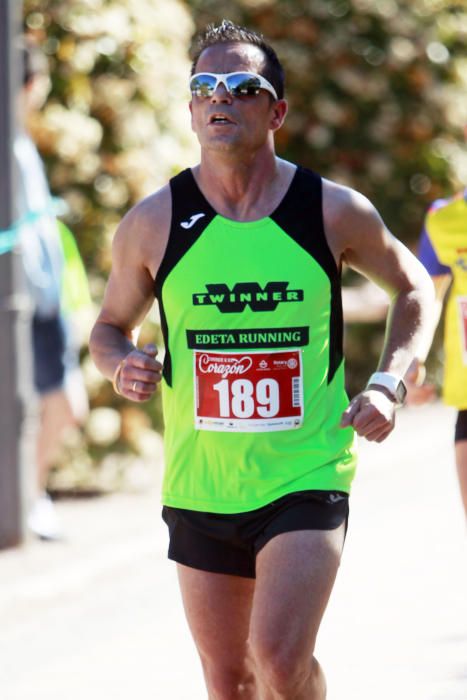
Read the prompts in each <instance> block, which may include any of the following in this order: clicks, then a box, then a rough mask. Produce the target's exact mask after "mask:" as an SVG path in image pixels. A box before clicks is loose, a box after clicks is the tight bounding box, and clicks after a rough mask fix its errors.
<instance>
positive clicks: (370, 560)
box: [0, 404, 467, 700]
mask: <svg viewBox="0 0 467 700" xmlns="http://www.w3.org/2000/svg"><path fill="white" fill-rule="evenodd" d="M453 425H454V412H453V411H452V410H450V409H448V408H445V407H442V406H441V405H439V404H435V405H431V406H426V407H423V408H418V409H403V410H402V411H400V413H399V416H398V426H397V429H396V431H395V432H394V433H393V435H392V436H391V437H390V438H389V439H388V440H387V441H386V442H385V443H384V444H382V445H374V444H369V443H365V442H362V443H361V461H360V467H359V471H358V476H357V478H356V481H355V485H354V489H353V494H352V505H351V520H350V529H349V534H348V537H347V543H346V548H345V552H344V557H343V561H342V565H341V570H340V572H339V576H338V580H337V583H336V586H335V589H334V592H333V596H332V599H331V602H330V604H329V607H328V609H327V611H326V614H325V618H324V620H323V624H322V629H321V632H320V636H319V639H318V649H317V655H318V658H319V659H320V661H321V662H322V664H323V666H324V669H325V672H326V675H327V678H328V685H329V693H328V700H394V698H397V700H461V699H462V700H466V698H467V536H466V528H465V521H464V518H463V514H462V510H461V505H460V499H459V496H458V493H457V484H456V480H455V471H454V454H453V446H452V434H453ZM159 471H160V467H159ZM159 471H158V472H157V475H156V479H155V481H156V482H157V481H158V480H159V479H160V473H159ZM57 505H58V510H59V513H60V516H61V519H62V521H63V524H64V527H65V530H66V532H67V539H66V541H64V542H61V543H54V544H51V543H40V542H29V543H28V544H27V545H25V546H24V547H22V548H19V549H15V550H7V551H3V552H0V698H1V699H2V700H129V699H130V698H131V700H135V699H136V700H166V699H167V700H204V699H205V698H206V693H205V691H204V689H203V682H202V675H201V671H200V666H199V663H198V659H197V657H196V653H195V651H194V648H193V645H192V641H191V638H190V635H189V631H188V629H187V626H186V623H185V621H184V617H183V610H182V607H181V603H180V600H179V596H178V589H177V580H176V573H175V570H174V565H173V564H172V563H171V562H168V561H167V560H166V554H165V553H166V547H167V534H166V531H165V526H164V525H163V523H162V522H161V521H160V516H159V512H160V506H159V494H158V485H157V484H156V485H155V486H154V488H152V489H151V490H149V491H145V492H144V493H122V494H117V495H113V496H106V497H103V498H99V499H91V500H75V501H72V500H70V501H66V500H64V501H60V502H58V504H57ZM278 634H280V630H278Z"/></svg>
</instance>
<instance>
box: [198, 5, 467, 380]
mask: <svg viewBox="0 0 467 700" xmlns="http://www.w3.org/2000/svg"><path fill="white" fill-rule="evenodd" d="M188 3H189V5H190V7H191V8H192V10H193V16H194V19H195V23H196V26H197V29H198V30H199V29H202V28H203V27H204V26H205V25H206V24H208V23H210V22H214V23H218V22H219V21H220V20H221V19H222V18H224V17H225V18H228V19H231V20H232V21H234V22H237V23H240V24H243V25H246V26H248V27H252V28H254V29H256V30H259V31H260V32H262V33H263V34H264V35H265V36H266V38H267V39H269V40H270V41H271V43H273V45H274V47H275V48H276V50H277V52H278V54H279V57H280V58H281V60H282V62H283V64H284V67H285V70H286V95H287V99H288V101H289V107H290V111H289V115H288V117H287V119H286V122H285V125H284V126H283V127H282V129H281V130H280V132H278V134H277V148H278V153H279V154H280V155H281V156H282V157H284V158H286V159H289V160H292V161H296V162H300V163H301V164H302V165H305V166H307V167H310V168H313V169H314V170H317V171H318V172H320V173H321V174H322V175H323V176H325V177H329V178H331V179H333V180H336V181H337V182H340V183H342V184H345V185H349V186H351V187H354V188H355V189H357V190H359V191H361V192H363V193H364V194H365V195H366V196H367V197H369V199H370V200H371V201H372V202H373V203H374V204H375V205H376V207H377V208H378V210H379V211H380V212H381V214H382V216H383V219H384V220H385V222H386V224H387V225H388V226H389V228H390V229H391V230H392V231H393V232H394V233H395V234H396V235H397V236H398V237H399V238H401V239H402V240H403V241H404V242H405V243H406V244H408V245H409V247H414V245H415V244H416V241H417V238H418V235H419V232H420V228H421V226H422V222H423V217H424V213H425V210H426V208H427V206H428V204H429V203H430V202H431V201H432V200H433V199H435V198H436V197H439V196H441V195H445V194H447V193H450V192H453V191H455V190H456V188H458V187H459V186H460V185H461V184H463V185H466V184H467V154H466V152H465V145H464V139H463V135H462V127H463V125H464V124H465V123H467V91H466V88H467V58H466V53H465V45H466V37H467V5H466V3H465V0H460V1H458V2H452V1H449V0H412V2H410V3H408V2H405V0H236V1H235V2H232V1H231V0H188ZM345 279H346V282H347V283H353V282H354V281H355V275H353V273H347V274H346V278H345ZM383 336H384V333H383V328H382V324H371V325H370V326H364V325H356V326H351V327H349V328H348V329H347V338H346V345H347V348H346V355H347V358H348V362H347V368H348V386H349V390H350V392H351V393H354V392H355V391H357V390H360V388H361V386H362V383H363V382H365V381H366V377H367V376H368V372H369V370H370V369H371V368H372V367H373V366H374V363H375V361H376V358H377V355H378V354H379V350H380V348H381V340H382V338H383Z"/></svg>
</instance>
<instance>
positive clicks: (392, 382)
mask: <svg viewBox="0 0 467 700" xmlns="http://www.w3.org/2000/svg"><path fill="white" fill-rule="evenodd" d="M366 388H367V389H372V388H374V389H379V390H380V391H382V392H383V393H384V394H385V396H387V397H388V398H389V399H390V400H391V401H394V403H396V404H397V405H399V406H400V405H402V404H403V403H404V400H405V397H406V395H407V388H406V386H405V384H404V381H403V379H402V377H399V376H398V375H395V374H391V372H374V373H373V374H372V375H371V377H370V378H369V380H368V384H367V387H366Z"/></svg>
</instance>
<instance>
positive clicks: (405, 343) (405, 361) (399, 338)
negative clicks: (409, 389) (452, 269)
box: [378, 277, 435, 377]
mask: <svg viewBox="0 0 467 700" xmlns="http://www.w3.org/2000/svg"><path fill="white" fill-rule="evenodd" d="M434 301H435V299H434V290H433V285H432V284H431V282H430V280H429V278H428V277H427V280H426V281H425V282H424V283H423V284H421V285H420V286H417V288H415V289H412V290H410V291H407V292H399V294H397V296H396V297H394V299H393V301H392V303H391V305H390V309H389V314H388V320H387V325H386V337H385V342H384V347H383V351H382V353H381V357H380V361H379V364H378V370H379V371H382V372H391V374H395V375H398V376H400V377H402V376H404V375H405V373H406V371H407V369H408V368H409V365H410V363H411V362H412V360H413V359H414V357H416V356H418V353H419V352H420V349H421V346H422V345H423V344H424V343H426V340H427V338H428V337H429V335H430V332H431V329H432V326H433V321H432V315H433V304H434ZM430 341H431V339H430Z"/></svg>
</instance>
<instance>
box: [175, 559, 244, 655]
mask: <svg viewBox="0 0 467 700" xmlns="http://www.w3.org/2000/svg"><path fill="white" fill-rule="evenodd" d="M177 572H178V580H179V584H180V590H181V593H182V600H183V605H184V608H185V615H186V618H187V621H188V625H189V627H190V631H191V633H192V635H193V639H194V641H195V644H196V647H197V649H198V652H199V654H200V656H201V659H202V660H203V661H206V660H209V661H211V662H214V663H218V664H219V665H220V666H235V665H236V664H237V663H242V662H243V659H244V658H245V655H246V643H247V639H248V629H249V623H250V613H251V606H252V600H253V592H254V586H255V582H254V579H250V578H245V577H242V576H229V575H226V574H214V573H211V572H208V571H201V570H199V569H193V568H191V567H187V566H184V565H182V564H177Z"/></svg>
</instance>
